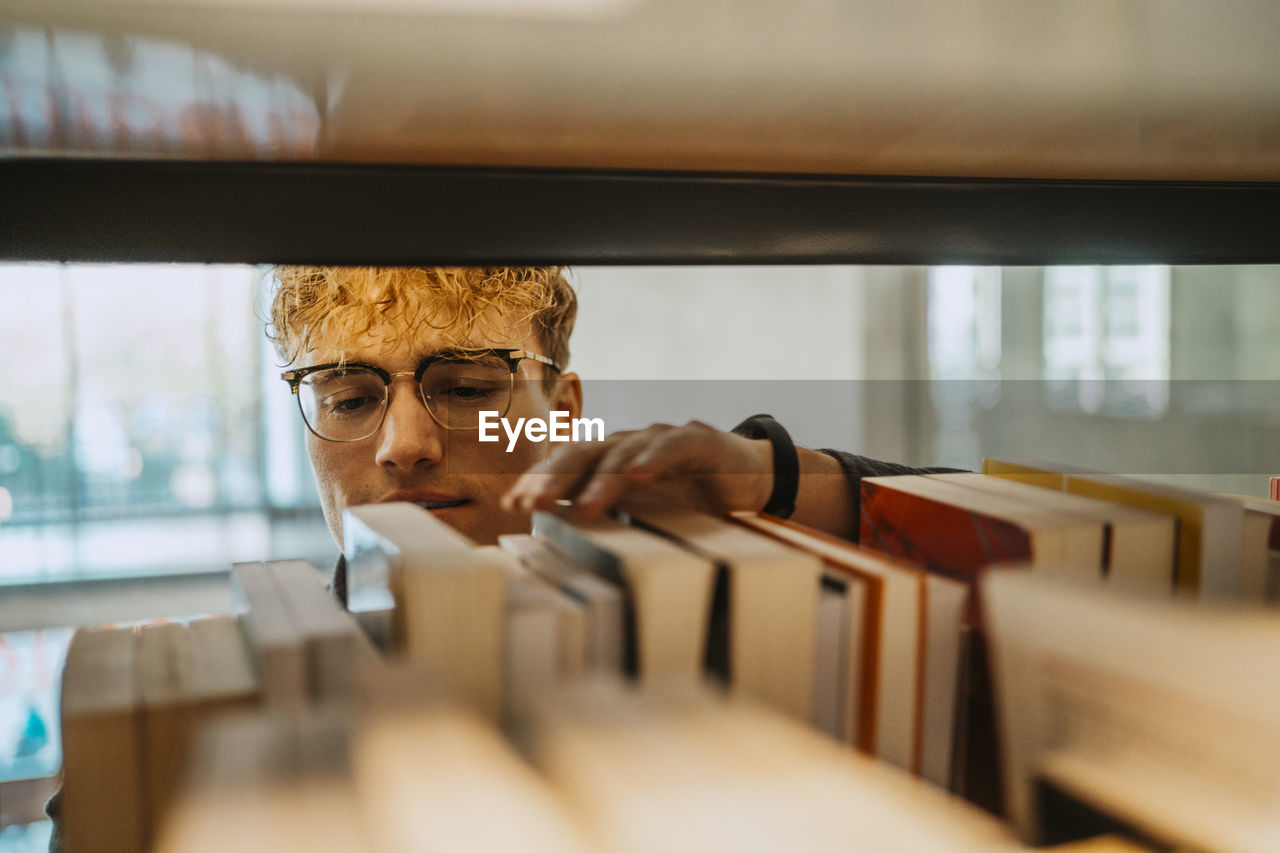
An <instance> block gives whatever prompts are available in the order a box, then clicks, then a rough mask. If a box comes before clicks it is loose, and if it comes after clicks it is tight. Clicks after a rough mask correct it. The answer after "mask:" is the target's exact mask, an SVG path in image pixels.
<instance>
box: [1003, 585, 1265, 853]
mask: <svg viewBox="0 0 1280 853" xmlns="http://www.w3.org/2000/svg"><path fill="white" fill-rule="evenodd" d="M982 594H983V598H984V605H985V606H986V608H987V610H988V614H989V640H990V643H991V646H992V652H993V663H994V668H995V676H996V683H997V685H998V686H999V688H1000V689H999V690H998V693H997V703H998V708H999V710H1000V718H1001V737H1002V754H1003V756H1004V761H1005V768H1006V772H1005V779H1006V782H1007V788H1006V795H1007V803H1008V812H1009V816H1010V819H1011V820H1012V822H1013V824H1014V826H1015V827H1016V828H1017V830H1018V831H1019V833H1020V834H1021V836H1022V837H1023V838H1024V840H1026V841H1028V842H1032V843H1036V842H1039V841H1040V840H1042V835H1043V834H1044V822H1045V820H1046V815H1045V814H1044V812H1043V809H1042V807H1041V806H1040V805H1039V804H1041V803H1043V802H1045V798H1044V795H1043V793H1038V792H1043V791H1052V792H1055V793H1056V794H1057V795H1058V796H1059V797H1064V798H1066V799H1068V800H1069V801H1070V802H1071V803H1072V804H1073V807H1072V810H1073V813H1077V814H1078V813H1080V812H1082V811H1088V812H1093V813H1097V814H1100V815H1102V816H1105V817H1106V818H1107V819H1108V821H1109V822H1111V823H1114V824H1118V825H1121V826H1124V827H1128V828H1131V829H1132V830H1133V831H1135V832H1136V833H1138V834H1140V835H1142V836H1143V837H1147V838H1151V839H1155V840H1157V841H1160V842H1161V843H1163V844H1167V845H1172V846H1185V847H1188V848H1191V849H1205V850H1233V851H1237V850H1238V851H1264V850H1275V849H1280V828H1277V824H1276V821H1275V807H1274V804H1275V796H1276V793H1277V791H1280V769H1278V768H1280V745H1278V744H1280V719H1278V718H1277V716H1276V713H1275V709H1276V707H1278V706H1280V684H1278V683H1277V682H1276V680H1275V679H1273V678H1270V677H1268V676H1267V675H1266V674H1267V673H1270V672H1271V670H1272V668H1273V667H1274V661H1275V660H1276V658H1277V656H1278V655H1280V622H1277V621H1276V619H1275V615H1274V613H1273V612H1270V611H1268V610H1266V609H1264V608H1256V609H1245V608H1225V607H1206V606H1204V605H1201V604H1198V603H1196V602H1189V601H1179V600H1170V599H1164V600H1153V599H1151V598H1150V597H1131V596H1125V595H1120V594H1117V593H1115V592H1114V591H1109V590H1106V589H1104V588H1100V587H1098V586H1091V585H1086V584H1078V583H1077V584H1069V583H1065V582H1062V581H1060V580H1057V579H1053V578H1044V577H1037V576H1035V575H1034V574H1031V573H1028V574H1020V573H993V574H991V575H989V576H987V577H986V578H985V579H984V580H983V588H982Z"/></svg>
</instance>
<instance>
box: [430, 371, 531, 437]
mask: <svg viewBox="0 0 1280 853" xmlns="http://www.w3.org/2000/svg"><path fill="white" fill-rule="evenodd" d="M422 396H423V399H424V400H425V401H426V404H427V408H429V409H430V410H431V415H432V416H433V417H434V418H435V419H436V420H437V421H438V422H440V423H441V424H443V425H444V426H445V427H447V428H448V429H476V428H477V427H478V426H479V425H480V413H481V412H483V411H491V412H492V411H496V412H498V415H499V417H501V416H502V415H505V414H506V413H507V408H508V407H509V406H510V405H511V369H510V368H509V367H507V364H506V362H505V361H503V360H502V359H500V358H497V357H484V358H479V359H476V360H474V361H437V362H433V363H432V365H431V366H430V367H428V368H427V370H426V372H424V373H423V374H422Z"/></svg>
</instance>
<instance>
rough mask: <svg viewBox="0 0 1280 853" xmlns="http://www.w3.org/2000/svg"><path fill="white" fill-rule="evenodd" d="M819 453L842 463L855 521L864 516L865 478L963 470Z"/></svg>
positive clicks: (843, 453)
mask: <svg viewBox="0 0 1280 853" xmlns="http://www.w3.org/2000/svg"><path fill="white" fill-rule="evenodd" d="M818 452H819V453H825V454H827V455H828V456H830V457H831V458H832V459H834V460H836V461H837V462H839V463H840V469H841V470H842V471H844V476H845V479H846V480H847V481H848V483H849V499H850V500H851V501H852V504H853V515H854V518H855V519H859V520H860V516H861V515H862V478H863V477H890V476H894V475H897V474H955V473H960V472H961V471H962V470H963V469H960V468H913V467H912V466H910V465H901V464H899V463H897V462H881V461H879V460H877V459H868V458H867V457H866V456H858V455H856V454H853V453H849V452H848V451H845V450H832V449H830V448H827V447H824V448H822V449H821V450H819V451H818ZM860 526H861V525H860V524H855V525H854V531H855V533H854V536H853V541H854V542H857V541H858V535H857V532H856V531H857V530H858V528H859V527H860Z"/></svg>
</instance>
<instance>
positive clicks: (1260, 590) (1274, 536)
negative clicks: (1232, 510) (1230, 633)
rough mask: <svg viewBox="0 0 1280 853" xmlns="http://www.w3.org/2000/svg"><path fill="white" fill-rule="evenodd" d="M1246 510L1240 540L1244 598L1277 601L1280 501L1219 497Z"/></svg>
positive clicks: (1241, 595) (1279, 588)
mask: <svg viewBox="0 0 1280 853" xmlns="http://www.w3.org/2000/svg"><path fill="white" fill-rule="evenodd" d="M1218 497H1222V498H1226V499H1227V500H1234V501H1236V502H1237V503H1239V504H1240V508H1241V509H1243V510H1244V523H1243V525H1242V527H1241V538H1240V598H1241V600H1243V601H1275V600H1276V598H1277V593H1280V501H1275V500H1266V499H1263V498H1255V497H1251V496H1248V495H1232V494H1219V495H1218Z"/></svg>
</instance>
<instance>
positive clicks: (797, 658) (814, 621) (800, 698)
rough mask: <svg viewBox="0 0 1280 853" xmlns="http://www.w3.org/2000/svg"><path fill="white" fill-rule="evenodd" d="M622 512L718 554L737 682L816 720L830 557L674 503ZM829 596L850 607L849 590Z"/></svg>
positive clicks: (700, 551) (702, 552)
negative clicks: (825, 561) (825, 569)
mask: <svg viewBox="0 0 1280 853" xmlns="http://www.w3.org/2000/svg"><path fill="white" fill-rule="evenodd" d="M622 514H623V519H624V520H625V521H626V522H628V523H630V524H635V525H638V526H640V527H643V528H644V529H646V530H651V531H653V532H655V533H658V534H660V535H663V536H666V537H668V538H669V539H671V541H673V542H676V543H677V544H679V545H680V546H681V547H683V548H686V549H688V550H689V551H691V552H692V553H694V554H697V555H699V556H701V557H703V558H705V559H708V560H711V561H712V562H713V563H714V564H715V566H716V570H717V572H720V573H722V574H724V575H725V581H726V583H727V590H728V601H727V605H728V606H727V611H728V613H727V627H728V632H727V633H728V636H727V644H726V648H727V651H728V661H727V662H728V677H729V684H730V687H731V689H732V690H734V691H735V692H741V693H742V694H743V695H745V696H749V697H752V698H754V699H757V700H759V701H761V702H764V703H766V704H768V705H771V706H773V707H775V708H778V709H779V710H781V711H783V712H785V713H789V714H791V715H793V716H795V717H796V718H797V719H800V720H805V721H812V717H813V713H814V682H815V678H814V665H815V660H816V651H817V650H816V645H817V639H818V611H819V602H820V600H821V599H822V597H823V593H822V589H823V586H822V582H821V577H822V561H821V560H819V559H818V558H817V557H815V556H813V555H812V554H809V553H807V552H805V551H801V550H799V549H796V548H789V547H787V546H785V545H782V544H781V543H779V542H777V541H776V540H773V539H770V538H768V537H765V536H761V535H759V534H758V533H753V532H751V531H750V530H747V529H745V528H744V527H742V526H741V525H737V524H732V523H730V522H728V521H725V520H723V519H719V518H715V517H714V516H710V515H707V514H705V513H699V512H695V511H693V510H688V509H684V508H681V507H675V506H672V505H670V504H655V503H639V502H634V501H633V502H630V503H627V504H624V506H623V508H622ZM828 597H830V598H835V599H837V602H836V603H835V604H829V608H837V607H838V608H839V609H840V610H841V611H843V606H842V605H843V596H835V595H831V594H829V596H828ZM828 619H829V620H835V621H837V623H838V622H839V621H841V619H842V617H841V616H838V615H836V614H835V613H829V614H828ZM827 630H828V632H831V631H833V630H834V631H835V632H838V631H839V627H838V626H828V627H827ZM837 654H838V652H837ZM828 666H829V668H830V665H828ZM838 668H839V667H838V662H836V669H837V670H838ZM838 683H839V682H837V684H838ZM828 704H829V703H828ZM829 710H830V709H829V708H828V712H829Z"/></svg>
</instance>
